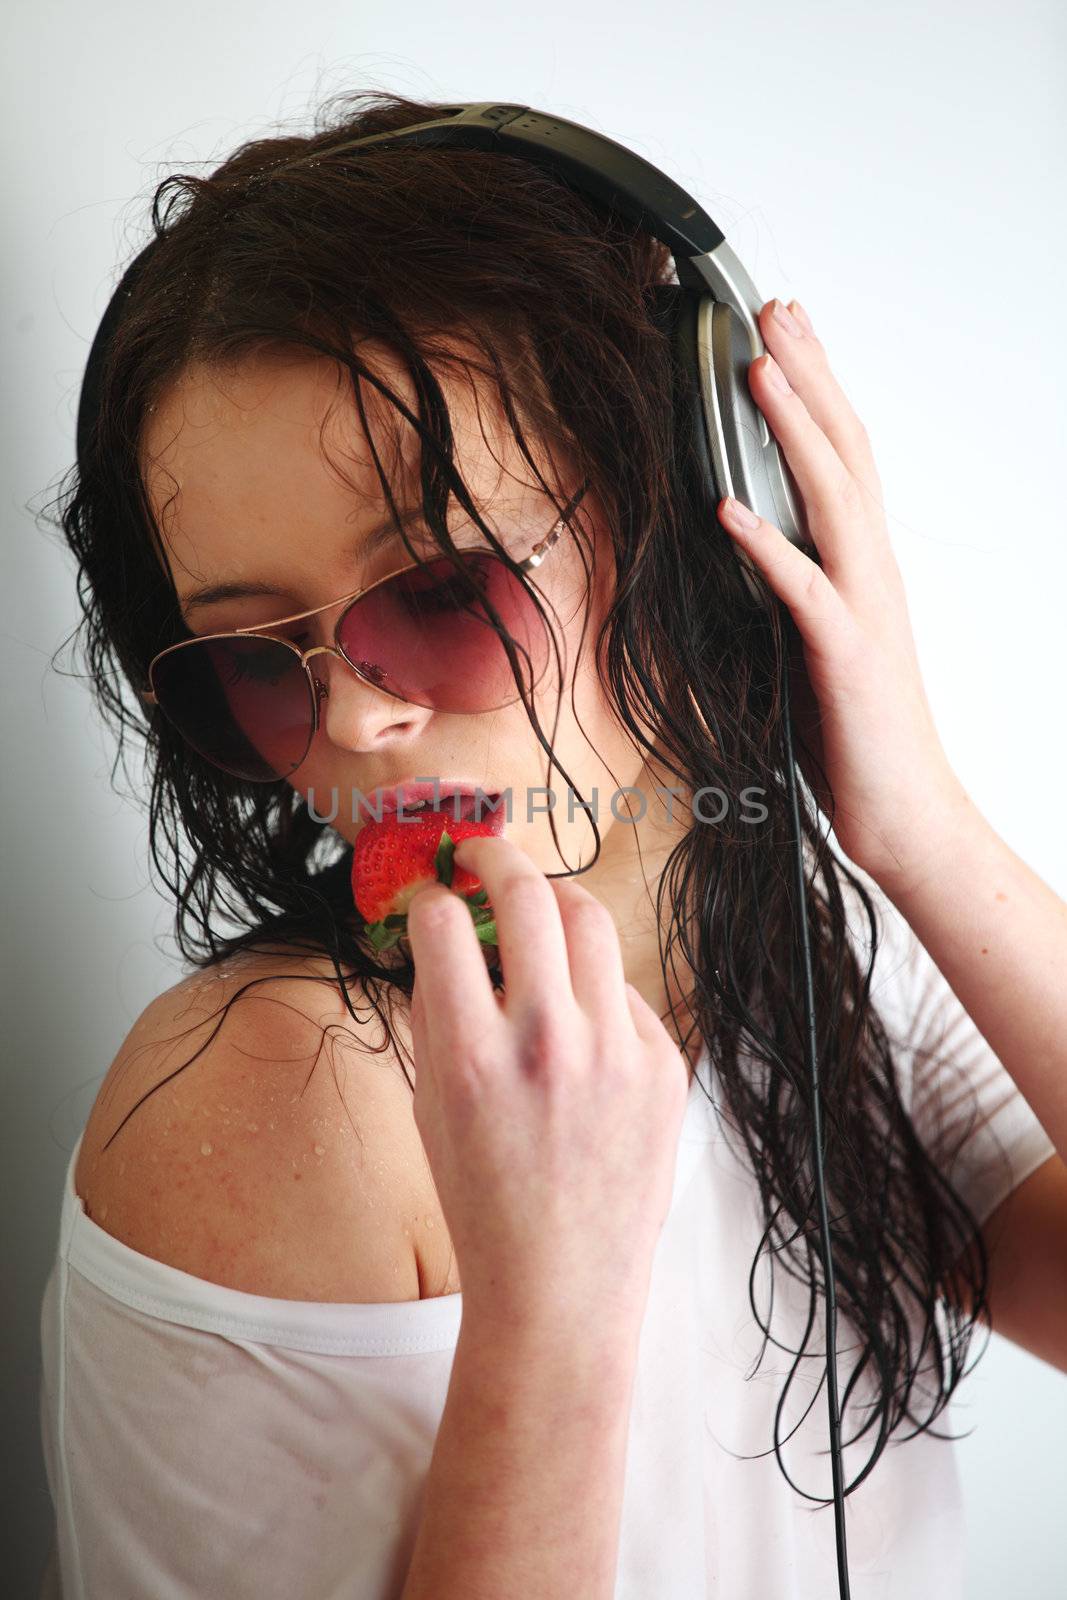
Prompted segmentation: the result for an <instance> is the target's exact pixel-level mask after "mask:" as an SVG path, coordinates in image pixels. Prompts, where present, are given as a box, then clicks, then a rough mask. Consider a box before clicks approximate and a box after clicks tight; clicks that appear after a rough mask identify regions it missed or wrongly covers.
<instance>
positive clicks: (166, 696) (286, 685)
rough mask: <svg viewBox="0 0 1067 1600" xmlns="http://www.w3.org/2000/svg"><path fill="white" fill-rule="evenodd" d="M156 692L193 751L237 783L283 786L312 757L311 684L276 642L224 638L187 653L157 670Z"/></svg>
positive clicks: (207, 641)
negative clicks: (309, 753) (273, 782)
mask: <svg viewBox="0 0 1067 1600" xmlns="http://www.w3.org/2000/svg"><path fill="white" fill-rule="evenodd" d="M152 687H153V689H154V691H155V694H156V697H157V699H158V701H159V706H160V710H161V711H162V712H163V714H164V715H165V716H166V717H167V718H168V719H169V720H170V721H171V722H172V723H173V724H174V726H175V727H176V728H177V730H178V732H179V733H180V734H181V735H182V737H183V738H184V739H186V740H187V741H188V742H189V744H191V745H192V747H193V749H194V750H197V751H199V753H200V754H201V755H202V756H204V757H205V759H206V760H208V761H210V762H212V764H213V765H215V766H217V767H221V768H222V770H223V771H224V772H229V773H232V774H233V775H234V776H235V777H238V778H245V779H247V780H249V781H251V782H253V783H265V782H269V781H270V780H271V779H276V778H286V777H288V776H289V774H290V773H291V772H293V771H294V770H295V769H296V768H297V767H298V766H299V765H300V763H301V761H302V760H303V759H304V757H305V755H306V754H307V750H308V745H309V744H310V741H311V730H312V726H313V723H312V699H311V695H312V690H311V684H310V683H309V681H308V675H307V673H306V672H305V671H304V668H303V667H302V666H301V664H300V657H299V656H298V655H297V654H296V653H295V651H293V650H290V649H287V647H286V646H285V645H283V644H279V643H278V641H277V640H274V639H264V638H260V637H257V636H256V635H248V636H246V637H241V636H240V635H233V634H227V635H224V636H222V637H220V638H218V639H204V640H202V641H200V640H198V641H197V642H196V643H195V644H188V645H183V646H182V648H181V649H180V650H174V651H172V652H171V653H170V654H169V655H164V656H161V657H160V659H159V660H158V661H157V662H156V664H155V670H154V672H153V674H152Z"/></svg>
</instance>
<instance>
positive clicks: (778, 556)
mask: <svg viewBox="0 0 1067 1600" xmlns="http://www.w3.org/2000/svg"><path fill="white" fill-rule="evenodd" d="M735 504H736V502H734V501H731V500H730V499H729V497H727V498H726V499H725V500H722V501H720V503H719V521H720V522H721V523H722V525H723V527H724V528H725V529H726V531H727V533H729V535H730V537H731V538H732V539H734V540H735V541H736V542H737V543H738V544H739V545H741V547H742V548H743V549H744V551H745V554H746V555H747V556H748V557H749V559H750V560H751V561H752V562H753V564H754V565H755V566H756V567H757V569H758V570H759V572H760V573H761V574H762V576H763V577H764V578H765V579H766V580H767V583H768V585H769V586H770V588H771V589H772V590H773V591H774V593H775V594H776V595H777V596H778V598H779V600H782V601H784V602H785V604H786V605H787V606H788V607H789V610H790V612H791V614H792V616H793V619H794V621H795V622H796V625H797V629H798V631H799V633H800V636H801V638H802V639H803V640H804V643H805V644H807V645H810V646H811V647H812V649H814V650H822V651H827V649H828V647H830V646H831V645H833V646H835V647H836V648H838V649H840V648H841V647H842V645H843V644H844V643H845V642H846V641H847V640H848V639H850V638H851V636H852V634H853V633H854V632H855V623H854V622H853V619H852V613H851V612H850V610H849V608H848V606H847V605H846V604H845V601H844V600H843V599H842V597H841V595H839V594H838V592H837V590H836V589H835V588H834V585H833V583H832V582H831V581H830V578H829V577H828V576H827V574H826V573H825V572H824V571H823V569H822V567H820V566H819V565H818V564H817V563H816V562H814V561H812V559H811V557H810V556H806V555H805V554H804V552H803V551H802V550H798V549H797V547H796V545H794V544H791V543H790V541H789V540H788V539H787V538H786V537H785V535H784V534H783V533H782V531H781V529H779V528H776V527H775V526H774V523H773V522H767V521H766V520H765V519H764V518H762V517H760V518H759V519H758V520H757V522H756V526H755V527H754V528H746V527H745V526H744V525H743V524H742V523H741V522H740V521H739V520H738V518H737V516H736V514H735V513H734V511H733V510H732V509H731V508H732V506H733V505H735Z"/></svg>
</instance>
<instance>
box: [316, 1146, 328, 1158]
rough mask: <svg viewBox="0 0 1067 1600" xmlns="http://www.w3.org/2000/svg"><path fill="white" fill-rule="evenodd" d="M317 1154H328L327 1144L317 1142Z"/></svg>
mask: <svg viewBox="0 0 1067 1600" xmlns="http://www.w3.org/2000/svg"><path fill="white" fill-rule="evenodd" d="M315 1154H316V1155H317V1156H324V1155H325V1154H326V1146H325V1145H324V1144H317V1145H316V1146H315Z"/></svg>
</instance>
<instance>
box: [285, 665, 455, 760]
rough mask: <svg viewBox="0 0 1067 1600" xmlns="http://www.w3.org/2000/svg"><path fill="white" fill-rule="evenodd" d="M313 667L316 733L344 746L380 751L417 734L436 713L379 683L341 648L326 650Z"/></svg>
mask: <svg viewBox="0 0 1067 1600" xmlns="http://www.w3.org/2000/svg"><path fill="white" fill-rule="evenodd" d="M327 662H328V663H329V664H328V665H327ZM309 667H310V671H311V676H312V680H313V681H314V684H315V693H316V696H317V699H318V717H319V731H318V735H317V736H316V737H319V738H321V737H325V738H327V739H329V741H330V743H331V744H334V745H337V746H338V748H340V749H343V750H351V751H362V750H379V749H381V747H382V745H384V744H390V743H394V742H396V741H398V740H403V739H408V738H411V737H413V736H415V735H416V734H418V733H419V732H420V731H421V729H422V728H423V727H424V726H425V724H426V722H427V721H428V720H429V719H430V717H432V716H433V712H432V711H431V710H430V708H429V707H428V706H417V705H412V704H410V703H409V702H408V701H406V700H399V699H397V697H396V695H395V694H388V693H387V692H386V691H385V690H384V689H380V688H376V687H375V686H374V685H373V684H372V683H369V682H368V681H367V679H366V678H363V677H361V676H360V674H359V673H358V672H356V671H355V670H354V668H353V667H351V666H350V665H349V664H348V662H347V661H346V660H345V659H344V657H343V656H342V655H340V654H339V653H337V652H335V651H332V650H331V651H329V652H327V651H322V652H320V653H319V654H318V655H317V656H316V659H315V660H314V661H313V662H310V663H309Z"/></svg>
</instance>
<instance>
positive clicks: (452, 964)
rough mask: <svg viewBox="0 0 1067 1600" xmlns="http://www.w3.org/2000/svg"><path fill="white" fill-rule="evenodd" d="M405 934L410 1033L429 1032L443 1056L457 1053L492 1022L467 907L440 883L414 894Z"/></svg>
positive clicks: (481, 960) (484, 974) (489, 996)
mask: <svg viewBox="0 0 1067 1600" xmlns="http://www.w3.org/2000/svg"><path fill="white" fill-rule="evenodd" d="M407 916H408V924H407V935H408V942H409V943H410V945H411V955H412V959H413V961H414V963H415V973H416V977H415V991H416V992H417V1000H415V999H414V992H413V1006H412V1029H413V1036H414V1030H419V1031H420V1042H421V1029H422V1026H423V1024H424V1023H426V1022H429V1023H431V1025H432V1027H433V1033H434V1039H435V1041H437V1040H440V1042H441V1045H442V1049H443V1050H444V1051H445V1052H451V1051H459V1050H461V1049H462V1048H463V1047H464V1046H465V1045H466V1044H468V1043H469V1041H470V1039H471V1037H472V1035H473V1036H474V1037H476V1038H478V1037H481V1035H482V1034H483V1033H484V1032H485V1031H486V1030H487V1029H489V1028H491V1027H492V1025H493V1024H494V1023H495V1022H496V1018H497V1015H498V1013H497V1008H496V1005H495V1003H494V1000H493V986H492V984H491V982H490V980H489V973H488V971H487V970H486V965H485V956H484V955H483V953H482V946H481V943H480V941H479V939H478V935H477V933H476V932H475V930H474V923H473V921H472V919H471V914H470V909H469V907H468V906H467V905H466V904H465V903H464V902H463V901H462V900H461V899H460V897H459V896H458V895H456V894H453V893H452V892H451V890H449V889H446V888H445V886H444V884H441V883H435V884H430V885H428V886H427V887H425V888H422V889H419V890H418V892H417V893H416V894H414V895H413V896H412V898H411V902H410V904H409V906H408V913H407Z"/></svg>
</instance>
